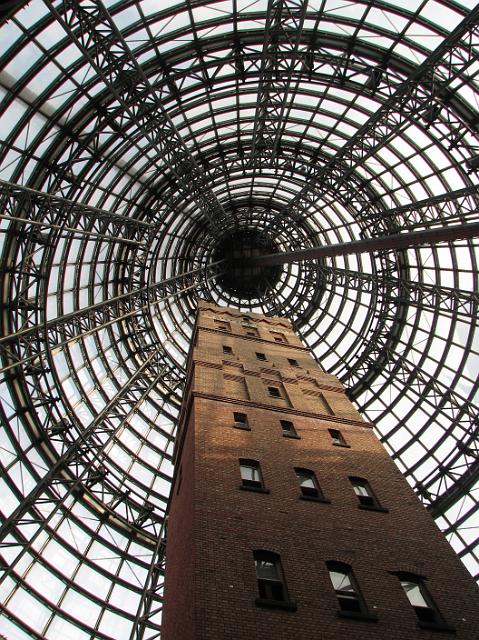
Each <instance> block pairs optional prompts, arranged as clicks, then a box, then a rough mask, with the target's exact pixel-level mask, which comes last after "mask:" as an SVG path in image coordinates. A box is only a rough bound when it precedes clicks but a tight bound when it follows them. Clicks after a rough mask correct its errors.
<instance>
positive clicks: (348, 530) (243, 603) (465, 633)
mask: <svg viewBox="0 0 479 640" xmlns="http://www.w3.org/2000/svg"><path fill="white" fill-rule="evenodd" d="M169 538H170V542H169V544H168V546H167V574H166V606H165V612H164V621H163V637H164V640H206V639H211V638H215V640H221V639H225V640H226V638H228V639H229V638H236V639H240V640H251V639H252V638H264V639H270V638H271V639H273V638H281V639H284V640H297V639H303V638H304V639H306V638H307V639H311V638H318V639H319V638H321V640H344V639H345V638H352V639H358V640H362V639H364V640H366V639H367V640H370V639H377V640H384V638H386V637H388V636H389V635H390V636H391V637H393V638H395V639H397V640H400V639H404V640H411V639H413V638H418V639H419V638H428V639H429V638H431V637H433V636H434V637H435V633H436V632H438V633H437V636H438V637H445V638H447V637H451V638H452V637H454V638H458V639H459V638H460V639H464V640H471V639H472V638H476V637H477V629H478V622H479V619H478V612H479V597H478V592H477V587H476V585H475V583H474V582H473V580H472V578H471V577H470V576H469V574H468V573H467V572H466V570H465V569H464V567H463V566H462V564H461V562H460V561H459V560H458V558H456V556H455V555H454V553H453V551H452V550H451V548H450V546H449V545H448V544H447V542H446V541H445V539H444V538H443V536H442V534H441V533H440V531H439V530H438V528H437V526H436V525H435V524H434V522H433V520H432V518H431V517H430V515H429V514H428V513H427V511H426V510H425V509H424V507H423V506H422V505H421V504H420V503H419V501H418V500H417V498H416V496H415V495H414V493H413V491H412V490H411V488H410V487H409V485H408V484H407V483H406V481H405V480H404V479H403V477H402V475H401V473H400V472H399V470H398V469H397V467H396V466H395V464H394V463H393V462H392V460H391V459H390V458H389V456H388V454H387V452H386V451H385V450H384V448H383V446H382V445H381V443H380V442H379V441H378V439H377V438H376V436H375V435H374V433H373V430H372V425H371V424H370V423H367V422H365V421H364V420H363V419H362V418H361V416H360V414H359V413H358V412H357V411H356V409H355V408H354V406H353V405H352V403H351V402H350V401H349V400H348V398H347V396H346V394H345V390H344V388H343V387H342V386H341V384H340V383H339V381H338V379H337V378H336V377H334V376H332V375H330V374H327V373H325V372H324V371H322V370H321V368H320V367H319V365H318V364H317V363H316V362H315V361H314V359H313V358H312V355H311V353H310V351H309V350H308V349H307V348H305V347H304V346H303V345H302V344H301V342H300V340H299V339H298V337H297V336H296V335H295V334H294V332H293V330H292V327H291V324H290V323H289V321H288V320H286V319H284V318H276V317H266V316H260V315H256V314H249V315H245V314H241V313H240V312H238V311H237V310H233V309H229V308H221V307H215V306H212V305H209V304H202V305H201V306H200V309H199V312H198V317H197V324H196V330H195V333H194V338H193V344H192V348H191V352H190V357H189V366H188V383H187V387H186V392H185V396H184V404H183V410H182V418H181V420H180V433H179V437H178V441H177V448H176V476H175V481H174V487H173V492H172V499H171V505H170V515H169Z"/></svg>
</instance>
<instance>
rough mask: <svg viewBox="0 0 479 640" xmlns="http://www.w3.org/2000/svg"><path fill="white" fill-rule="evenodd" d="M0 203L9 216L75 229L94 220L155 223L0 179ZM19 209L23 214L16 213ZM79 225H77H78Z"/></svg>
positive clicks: (130, 224) (122, 224) (141, 225)
mask: <svg viewBox="0 0 479 640" xmlns="http://www.w3.org/2000/svg"><path fill="white" fill-rule="evenodd" d="M0 205H1V208H2V213H3V214H5V215H11V216H12V217H20V218H22V220H24V221H25V222H29V221H31V222H35V221H36V222H37V224H38V222H39V221H40V222H42V221H44V222H46V223H49V224H52V225H53V224H55V225H58V224H62V225H63V224H64V225H66V226H68V227H72V228H74V229H75V231H78V229H80V231H81V229H85V228H86V227H87V226H91V225H93V224H94V223H95V222H97V221H98V222H103V223H114V224H115V225H117V226H119V227H125V228H127V229H142V230H143V231H144V230H149V229H151V230H154V229H155V228H156V225H154V224H152V223H150V222H146V221H144V220H137V219H135V218H130V217H128V216H122V215H119V214H117V213H111V212H110V211H107V210H106V209H100V208H99V207H92V206H91V205H86V204H82V203H79V202H74V201H73V200H68V199H67V198H62V197H61V196H57V195H52V194H50V193H44V192H43V191H37V190H36V189H30V188H28V187H24V186H23V185H19V184H14V183H12V182H6V181H5V180H0ZM19 212H22V213H24V215H21V216H20V215H19ZM79 225H80V226H79Z"/></svg>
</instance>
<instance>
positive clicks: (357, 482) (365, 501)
mask: <svg viewBox="0 0 479 640" xmlns="http://www.w3.org/2000/svg"><path fill="white" fill-rule="evenodd" d="M349 480H350V482H351V484H352V487H353V491H354V493H355V494H356V497H357V499H358V502H359V508H360V509H371V510H373V511H387V509H383V507H381V505H380V504H379V500H378V499H377V498H376V496H375V494H374V492H373V490H372V489H371V485H370V484H369V482H368V481H367V480H365V479H364V478H356V477H350V478H349Z"/></svg>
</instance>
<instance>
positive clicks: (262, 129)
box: [250, 0, 308, 163]
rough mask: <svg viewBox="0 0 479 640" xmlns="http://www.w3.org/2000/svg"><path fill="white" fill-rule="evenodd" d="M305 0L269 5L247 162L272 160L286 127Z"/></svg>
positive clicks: (285, 1) (306, 1)
mask: <svg viewBox="0 0 479 640" xmlns="http://www.w3.org/2000/svg"><path fill="white" fill-rule="evenodd" d="M307 8H308V0H273V1H272V2H269V3H268V11H267V15H266V25H265V31H264V43H263V53H262V59H261V70H260V80H259V87H258V106H257V108H256V114H255V122H254V131H253V140H252V150H251V158H250V162H251V163H254V162H255V161H256V159H257V158H258V157H260V156H263V157H265V158H267V160H268V161H271V160H273V161H274V159H275V156H276V153H277V151H278V146H279V143H280V140H281V131H282V130H283V129H284V126H285V124H286V120H285V117H286V113H287V110H288V107H289V108H291V106H292V98H291V96H290V89H291V84H292V82H293V73H294V71H295V70H296V69H297V67H298V64H299V55H298V53H299V52H298V49H299V47H300V43H301V39H302V31H303V24H304V18H305V16H306V10H307Z"/></svg>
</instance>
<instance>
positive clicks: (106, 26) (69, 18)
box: [45, 0, 226, 229]
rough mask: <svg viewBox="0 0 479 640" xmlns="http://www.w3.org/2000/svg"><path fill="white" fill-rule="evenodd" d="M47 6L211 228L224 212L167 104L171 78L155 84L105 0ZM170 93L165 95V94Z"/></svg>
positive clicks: (125, 124)
mask: <svg viewBox="0 0 479 640" xmlns="http://www.w3.org/2000/svg"><path fill="white" fill-rule="evenodd" d="M45 3H46V5H47V6H48V7H49V9H50V10H51V12H52V14H53V15H55V17H56V18H57V20H58V22H59V23H60V24H61V25H62V27H63V28H64V30H65V31H66V33H67V35H68V37H69V39H70V40H71V41H72V42H73V43H74V44H75V46H76V47H78V49H79V50H80V51H81V52H82V54H83V55H84V56H85V58H86V59H87V60H88V62H89V63H90V65H91V66H92V68H93V69H94V70H95V71H96V73H98V75H99V77H100V78H101V79H102V81H103V82H104V84H105V86H106V87H107V88H108V90H109V92H110V94H111V96H112V98H113V101H112V102H113V103H115V102H117V103H120V104H121V105H122V108H123V113H122V115H121V116H120V118H119V122H117V124H118V125H119V126H120V128H121V129H123V130H126V129H128V128H129V127H131V126H132V125H133V126H136V127H137V128H138V129H139V130H140V131H141V132H142V135H143V136H144V137H145V139H146V140H148V141H149V143H150V144H151V146H152V148H153V149H155V150H156V152H157V156H158V158H159V159H160V158H161V160H162V161H164V162H165V163H166V165H167V166H168V167H169V168H170V170H171V171H172V173H173V174H174V176H175V178H176V180H177V182H178V187H179V189H180V191H181V192H182V193H183V195H184V196H185V198H186V199H190V198H192V199H193V200H194V201H195V202H196V204H197V205H198V207H199V209H200V210H201V211H202V213H203V214H204V216H205V217H206V219H207V220H208V221H209V223H210V225H211V227H212V228H213V229H218V227H221V225H222V224H225V218H226V214H225V211H224V210H223V207H222V205H221V204H220V202H219V201H218V199H217V197H216V195H215V194H214V192H213V190H212V189H211V185H210V182H209V180H208V177H207V175H206V174H205V173H204V172H203V170H202V169H201V167H200V166H199V164H198V163H197V161H196V160H195V158H194V157H193V155H192V154H191V152H190V150H189V149H188V147H187V146H186V144H185V142H184V140H183V139H182V137H181V135H180V133H179V132H178V130H177V128H176V127H175V125H174V123H173V121H172V120H171V118H170V116H169V114H168V111H167V109H166V108H165V106H164V103H165V100H166V99H168V97H169V95H167V94H169V90H168V84H167V82H164V83H163V84H162V86H158V87H157V86H155V87H153V86H152V84H151V82H150V80H149V79H148V77H147V75H146V73H145V72H144V70H143V68H142V66H141V65H140V63H139V62H138V60H137V57H136V56H135V54H134V53H133V52H132V50H131V49H130V47H129V46H128V44H127V42H126V41H125V39H124V37H123V35H122V33H121V32H120V30H119V29H118V27H117V26H116V24H115V22H114V21H113V18H112V16H111V15H110V13H109V11H108V10H107V8H106V7H105V5H104V4H103V2H101V0H95V1H92V0H65V2H64V3H63V5H62V6H61V7H59V8H57V7H56V6H55V5H54V4H53V3H52V2H51V1H50V0H45ZM165 92H166V94H165Z"/></svg>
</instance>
